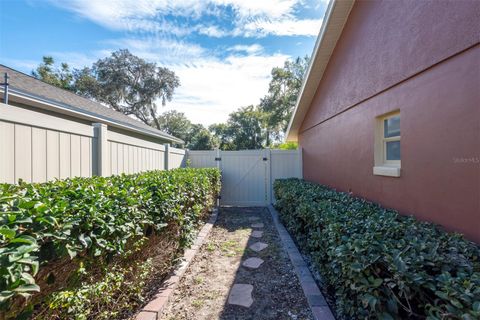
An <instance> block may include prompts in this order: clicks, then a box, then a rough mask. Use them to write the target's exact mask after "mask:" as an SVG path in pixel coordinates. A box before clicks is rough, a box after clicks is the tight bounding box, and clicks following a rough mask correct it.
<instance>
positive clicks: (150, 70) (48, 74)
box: [32, 49, 180, 129]
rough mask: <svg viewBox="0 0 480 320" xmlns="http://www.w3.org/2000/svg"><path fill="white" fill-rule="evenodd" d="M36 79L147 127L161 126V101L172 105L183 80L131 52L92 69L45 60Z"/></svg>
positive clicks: (117, 53)
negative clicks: (172, 100) (159, 120)
mask: <svg viewBox="0 0 480 320" xmlns="http://www.w3.org/2000/svg"><path fill="white" fill-rule="evenodd" d="M32 75H33V76H34V77H36V78H38V79H40V80H43V81H45V82H47V83H49V84H52V85H54V86H57V87H60V88H63V89H67V90H70V91H73V92H75V93H77V94H79V95H82V96H84V97H86V98H89V99H94V100H97V101H99V102H102V103H104V104H106V105H107V106H109V107H110V108H112V109H114V110H117V111H119V112H122V113H124V114H126V115H133V116H135V117H136V118H137V119H139V120H140V121H142V122H143V123H145V124H153V126H154V127H156V128H157V129H159V128H160V124H159V123H158V119H157V118H158V112H157V104H156V101H157V100H161V102H162V105H165V103H166V102H167V101H171V99H172V97H173V93H174V91H175V89H176V88H177V87H178V86H179V85H180V80H179V79H178V77H177V76H176V75H175V73H174V72H173V71H171V70H169V69H167V68H164V67H159V66H157V64H155V63H150V62H147V61H145V60H144V59H142V58H140V57H137V56H135V55H133V54H132V53H130V51H128V50H127V49H121V50H117V51H115V52H112V53H111V55H110V56H109V57H106V58H103V59H99V60H98V61H97V62H95V63H94V64H93V65H92V67H91V68H89V67H84V68H81V69H75V70H73V71H71V70H70V68H69V66H68V64H66V63H62V64H61V68H60V69H58V68H54V60H53V58H52V57H43V63H41V64H40V65H39V66H38V67H37V69H36V71H32Z"/></svg>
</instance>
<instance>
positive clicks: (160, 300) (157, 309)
mask: <svg viewBox="0 0 480 320" xmlns="http://www.w3.org/2000/svg"><path fill="white" fill-rule="evenodd" d="M217 217H218V208H214V209H213V210H212V215H211V216H210V218H209V219H208V221H207V223H206V224H205V225H204V226H203V228H202V229H201V230H200V232H199V233H198V235H197V238H196V239H195V241H194V242H193V245H192V246H191V247H190V248H189V249H187V250H185V252H184V254H183V259H182V260H183V261H182V263H181V264H180V265H179V266H178V267H177V268H176V269H175V270H174V271H173V272H172V273H171V274H170V276H169V277H167V279H166V280H165V281H164V283H163V284H162V287H161V288H160V289H158V291H157V293H156V294H155V296H154V298H153V299H152V300H150V302H149V303H147V304H146V305H145V306H144V307H143V308H142V310H141V311H140V312H139V313H138V314H137V315H136V317H135V319H136V320H157V319H159V318H160V316H161V314H162V311H163V308H164V307H165V305H166V304H167V302H168V299H169V298H170V297H171V295H172V292H173V290H175V288H176V287H177V285H178V282H179V281H180V279H181V278H182V276H183V274H184V273H185V271H186V270H187V268H188V266H189V265H190V262H191V261H192V260H193V258H194V257H195V254H196V253H197V251H198V249H200V247H201V246H202V244H203V243H204V242H205V240H206V239H207V238H208V235H209V233H210V230H211V229H212V227H213V225H214V224H215V222H216V221H217Z"/></svg>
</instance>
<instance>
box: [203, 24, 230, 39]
mask: <svg viewBox="0 0 480 320" xmlns="http://www.w3.org/2000/svg"><path fill="white" fill-rule="evenodd" d="M197 30H198V33H199V34H203V35H206V36H209V37H212V38H222V37H225V36H227V35H228V34H229V33H228V32H227V31H226V30H222V29H220V28H219V27H217V26H202V25H200V26H198V28H197Z"/></svg>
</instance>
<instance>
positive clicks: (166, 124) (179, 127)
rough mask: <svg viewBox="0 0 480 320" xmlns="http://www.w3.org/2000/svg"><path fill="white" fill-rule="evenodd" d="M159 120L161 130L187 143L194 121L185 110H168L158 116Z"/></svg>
mask: <svg viewBox="0 0 480 320" xmlns="http://www.w3.org/2000/svg"><path fill="white" fill-rule="evenodd" d="M158 122H159V124H160V130H162V131H164V132H166V133H168V134H171V135H173V136H175V137H177V138H180V139H182V140H183V141H185V142H186V143H187V142H188V141H187V140H188V138H189V134H190V131H191V129H192V123H191V122H190V120H188V118H187V117H186V116H185V114H184V113H183V112H178V111H176V110H170V111H166V112H164V113H162V114H161V115H160V116H159V117H158Z"/></svg>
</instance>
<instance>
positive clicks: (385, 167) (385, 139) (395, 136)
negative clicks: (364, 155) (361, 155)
mask: <svg viewBox="0 0 480 320" xmlns="http://www.w3.org/2000/svg"><path fill="white" fill-rule="evenodd" d="M400 168H401V132H400V111H398V110H397V111H394V112H391V113H388V114H385V115H382V116H380V117H377V118H376V128H375V166H374V167H373V174H375V175H382V176H390V177H400Z"/></svg>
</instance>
